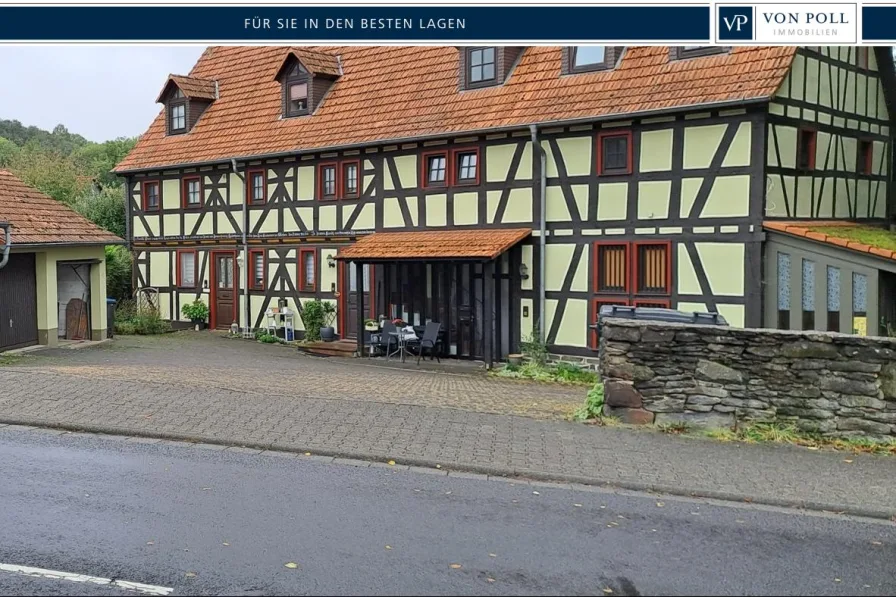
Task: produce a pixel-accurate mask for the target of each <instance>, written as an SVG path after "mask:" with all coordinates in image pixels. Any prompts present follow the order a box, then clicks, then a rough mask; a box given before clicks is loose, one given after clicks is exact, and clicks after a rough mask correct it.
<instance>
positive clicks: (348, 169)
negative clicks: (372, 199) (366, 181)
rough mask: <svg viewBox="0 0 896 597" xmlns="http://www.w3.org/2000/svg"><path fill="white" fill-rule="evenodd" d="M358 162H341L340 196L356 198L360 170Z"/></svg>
mask: <svg viewBox="0 0 896 597" xmlns="http://www.w3.org/2000/svg"><path fill="white" fill-rule="evenodd" d="M360 165H361V164H360V162H357V161H354V162H343V163H342V198H343V199H357V198H358V194H359V188H360V187H359V184H360V183H359V181H358V172H359V171H360Z"/></svg>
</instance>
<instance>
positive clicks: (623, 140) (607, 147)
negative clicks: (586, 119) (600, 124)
mask: <svg viewBox="0 0 896 597" xmlns="http://www.w3.org/2000/svg"><path fill="white" fill-rule="evenodd" d="M597 173H598V175H600V176H611V175H614V174H631V173H632V133H631V131H619V132H615V131H614V132H610V131H605V132H602V133H600V134H599V135H598V136H597Z"/></svg>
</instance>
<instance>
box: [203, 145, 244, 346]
mask: <svg viewBox="0 0 896 597" xmlns="http://www.w3.org/2000/svg"><path fill="white" fill-rule="evenodd" d="M230 166H231V168H233V173H234V174H236V176H237V178H239V179H240V180H241V181H242V182H243V190H244V191H243V192H244V193H248V192H249V189H248V188H247V187H246V178H245V177H244V176H243V175H242V174H240V171H239V168H238V167H237V165H236V158H230ZM248 228H249V197H248V196H245V197H243V225H242V229H243V230H242V237H243V267H241V268H240V284H241V285H242V287H243V288H242V294H243V299H244V302H245V308H244V309H243V317H245V321H246V325H245V326H244V327H243V330H244V331H245V332H246V333H248V332H249V331H250V330H249V322H250V321H251V317H252V310H251V305H249V241H248V235H247V233H246V230H247V229H248ZM212 267H214V264H212Z"/></svg>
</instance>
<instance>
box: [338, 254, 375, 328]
mask: <svg viewBox="0 0 896 597" xmlns="http://www.w3.org/2000/svg"><path fill="white" fill-rule="evenodd" d="M345 267H346V268H347V269H348V273H347V274H346V275H345V277H346V278H348V284H347V285H346V286H345V287H347V288H348V291H349V292H348V296H347V297H346V299H345V305H346V309H345V312H346V321H345V336H344V337H345V338H357V337H358V308H359V305H358V273H357V270H356V268H355V264H354V263H353V262H349V263H346V264H345ZM363 283H364V304H363V305H361V306H360V308H361V309H363V310H364V319H367V318H368V317H370V315H369V313H370V265H369V264H367V263H365V264H364V281H363Z"/></svg>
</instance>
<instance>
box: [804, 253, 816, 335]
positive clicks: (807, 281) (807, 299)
mask: <svg viewBox="0 0 896 597" xmlns="http://www.w3.org/2000/svg"><path fill="white" fill-rule="evenodd" d="M801 295H802V306H803V329H804V330H814V329H815V262H814V261H810V260H808V259H803V278H802V290H801Z"/></svg>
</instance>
